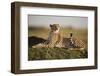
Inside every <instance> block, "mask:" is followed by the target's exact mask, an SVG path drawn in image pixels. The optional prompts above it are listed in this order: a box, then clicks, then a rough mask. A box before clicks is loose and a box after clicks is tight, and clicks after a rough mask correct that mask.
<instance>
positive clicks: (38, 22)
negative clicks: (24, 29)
mask: <svg viewBox="0 0 100 76" xmlns="http://www.w3.org/2000/svg"><path fill="white" fill-rule="evenodd" d="M50 24H59V25H60V26H62V27H75V28H86V27H87V25H88V18H87V17H75V16H72V17H71V16H47V15H28V25H29V26H31V27H32V26H35V27H36V26H43V27H49V25H50Z"/></svg>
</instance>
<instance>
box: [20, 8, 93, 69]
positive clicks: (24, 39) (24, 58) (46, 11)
mask: <svg viewBox="0 0 100 76" xmlns="http://www.w3.org/2000/svg"><path fill="white" fill-rule="evenodd" d="M28 14H36V15H56V16H81V17H88V58H87V59H63V60H43V61H28ZM20 17H21V19H20V31H21V33H20V69H21V70H25V69H43V68H59V67H75V66H77V67H78V66H90V65H94V11H87V10H73V9H55V8H40V7H21V8H20Z"/></svg>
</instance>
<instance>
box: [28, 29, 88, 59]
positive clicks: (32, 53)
mask: <svg viewBox="0 0 100 76" xmlns="http://www.w3.org/2000/svg"><path fill="white" fill-rule="evenodd" d="M49 31H50V29H47V28H43V27H41V28H29V29H28V37H31V36H35V37H40V38H44V39H47V38H48V34H49ZM60 32H61V35H62V36H63V37H69V33H71V32H72V33H73V37H75V38H77V39H81V40H82V41H83V42H84V43H85V44H86V46H87V36H88V34H87V29H81V28H80V29H78V28H70V27H68V28H61V30H60ZM87 54H88V52H87V47H86V48H85V49H84V50H80V49H77V48H75V49H68V48H46V47H41V48H32V47H29V48H28V60H52V59H79V58H87V57H88V55H87Z"/></svg>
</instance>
